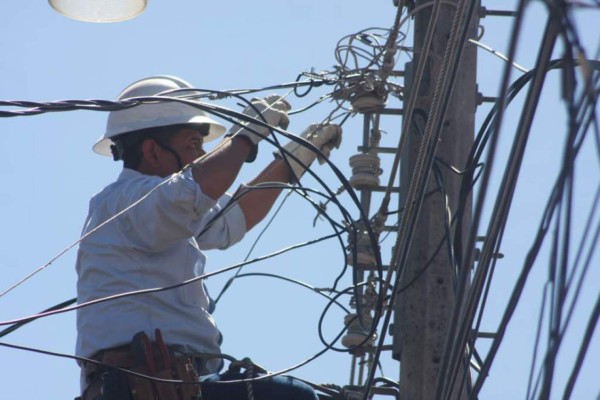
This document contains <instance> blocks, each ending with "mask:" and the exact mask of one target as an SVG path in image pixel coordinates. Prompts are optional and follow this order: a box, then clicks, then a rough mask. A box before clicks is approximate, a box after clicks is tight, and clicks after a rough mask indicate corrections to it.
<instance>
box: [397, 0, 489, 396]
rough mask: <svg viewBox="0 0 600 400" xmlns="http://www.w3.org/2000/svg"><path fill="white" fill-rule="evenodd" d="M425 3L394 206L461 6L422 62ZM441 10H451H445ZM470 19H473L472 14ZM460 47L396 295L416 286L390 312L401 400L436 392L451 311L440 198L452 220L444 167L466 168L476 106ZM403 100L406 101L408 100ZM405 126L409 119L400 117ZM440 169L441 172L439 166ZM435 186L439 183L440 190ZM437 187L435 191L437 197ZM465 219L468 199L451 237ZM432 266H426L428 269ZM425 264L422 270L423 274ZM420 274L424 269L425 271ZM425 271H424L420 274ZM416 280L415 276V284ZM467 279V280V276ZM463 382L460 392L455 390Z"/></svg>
mask: <svg viewBox="0 0 600 400" xmlns="http://www.w3.org/2000/svg"><path fill="white" fill-rule="evenodd" d="M428 3H429V0H421V1H416V4H415V9H417V10H418V9H419V8H420V6H423V9H422V10H421V11H418V12H416V14H415V17H414V60H413V62H412V63H409V65H407V72H406V74H407V76H406V79H405V83H406V87H407V88H408V90H410V88H411V87H414V86H415V84H416V82H414V81H413V80H414V72H415V70H416V68H417V65H418V63H419V61H420V59H421V58H422V57H426V58H427V65H426V68H425V73H424V75H423V77H422V79H421V81H420V90H419V92H418V97H417V99H416V103H415V108H414V113H413V116H412V121H413V123H412V124H411V127H410V130H409V135H408V137H407V138H406V140H407V142H406V145H405V146H404V152H403V155H402V156H403V159H402V165H401V202H404V200H403V199H405V198H406V194H407V189H408V188H407V186H408V184H409V182H410V177H411V176H412V172H413V170H414V165H415V158H416V156H417V153H418V148H419V145H420V141H421V136H422V135H423V133H424V131H425V122H426V118H427V117H428V116H429V115H430V109H431V105H432V98H433V92H434V88H435V85H436V82H437V80H438V77H439V76H440V67H441V65H442V60H443V57H444V52H445V50H446V44H447V42H448V38H449V36H450V31H451V26H452V20H453V16H454V12H455V10H456V4H458V3H460V0H451V1H445V2H444V4H443V5H442V7H441V11H440V14H439V19H438V21H437V25H436V28H435V33H434V36H433V41H432V46H431V51H430V52H429V54H423V52H422V47H423V44H424V39H425V35H426V32H427V29H428V25H429V22H430V20H431V11H432V7H431V4H430V5H429V6H426V4H428ZM447 3H453V4H455V5H452V4H447ZM475 15H477V11H476V12H475ZM477 26H478V18H477V17H475V18H474V20H473V21H471V25H470V33H469V36H468V38H476V36H477ZM462 45H463V46H465V48H464V50H463V53H462V57H461V61H460V67H459V70H458V74H457V76H456V81H455V83H454V90H453V92H452V96H451V99H450V103H449V106H448V109H447V112H446V114H445V118H444V119H443V123H442V126H441V129H442V131H441V136H440V141H439V142H438V144H437V146H438V147H437V152H436V159H438V160H440V162H434V164H435V165H434V168H436V166H437V168H438V170H439V172H440V173H439V174H437V176H436V171H434V170H432V171H431V173H430V175H429V180H428V182H427V189H426V193H430V192H431V191H434V190H436V189H438V190H437V191H436V192H435V193H433V194H431V195H429V196H426V198H425V200H424V202H423V205H422V208H421V211H420V214H419V217H418V220H417V224H416V229H415V234H414V236H413V239H412V245H411V247H410V252H409V254H408V258H407V263H406V269H405V272H404V274H403V275H404V277H403V279H402V282H401V283H400V285H399V286H400V287H399V288H397V289H402V286H405V285H407V284H408V283H409V282H411V281H412V280H413V279H416V280H415V281H414V283H413V284H412V285H410V286H409V287H408V288H407V289H406V290H405V291H403V292H402V293H399V294H398V296H397V301H396V303H395V305H394V311H395V314H394V326H393V334H394V345H393V351H394V357H395V358H396V359H399V360H400V396H399V397H400V400H433V399H435V398H436V385H437V380H438V375H439V372H440V364H441V361H442V357H443V351H444V345H445V342H446V335H447V332H448V328H449V325H450V321H449V319H450V317H451V315H452V310H453V307H455V306H456V304H455V293H454V287H455V285H456V284H457V282H454V281H455V279H456V278H455V273H454V271H453V268H454V266H453V265H452V263H451V262H450V256H449V249H448V244H447V242H446V240H447V231H448V230H447V226H448V225H449V222H448V213H447V212H446V198H445V197H444V193H445V195H446V196H447V202H448V207H449V209H450V211H451V213H452V214H451V215H452V216H454V214H455V212H456V210H457V208H458V199H459V190H460V183H461V176H459V175H458V174H456V173H455V172H452V171H451V170H450V168H448V166H452V167H456V168H457V169H458V170H463V169H464V167H465V160H466V158H467V155H468V153H469V150H470V149H471V146H472V144H473V136H474V129H475V110H476V106H477V105H476V102H477V95H476V93H477V86H476V70H477V66H476V64H477V54H476V47H475V46H474V45H472V44H470V43H468V42H467V43H463V44H462ZM408 96H409V95H408V94H407V95H406V96H405V98H408ZM404 118H408V116H407V115H405V116H404ZM444 164H445V165H444ZM440 181H441V182H440ZM440 183H441V186H442V190H439V189H440ZM470 214H471V206H470V198H469V204H467V205H466V208H465V216H464V219H463V227H465V229H463V232H456V231H455V229H454V226H455V225H454V226H453V228H452V229H451V232H452V235H453V237H454V235H465V234H466V228H467V227H468V225H469V221H470ZM431 260H432V261H431ZM428 263H430V264H429V266H428ZM424 268H426V269H425V270H424ZM423 270H424V271H423ZM419 275H420V276H419ZM417 276H419V277H418V278H417ZM467 276H468V274H467ZM468 373H469V368H468V365H465V366H463V368H462V370H461V371H459V375H458V377H457V382H459V384H457V385H455V386H454V390H453V392H452V395H451V398H452V399H465V398H466V392H467V387H468V384H469V382H468V376H467V377H465V374H467V375H468ZM463 381H466V382H465V384H464V385H463V386H462V389H459V388H460V387H461V385H460V382H463Z"/></svg>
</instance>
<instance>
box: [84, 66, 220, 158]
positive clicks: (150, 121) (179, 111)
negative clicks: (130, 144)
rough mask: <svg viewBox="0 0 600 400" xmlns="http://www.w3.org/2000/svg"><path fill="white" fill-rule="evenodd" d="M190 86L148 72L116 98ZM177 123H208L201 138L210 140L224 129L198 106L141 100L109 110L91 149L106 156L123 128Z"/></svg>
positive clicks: (168, 77) (125, 130)
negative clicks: (136, 103) (119, 108)
mask: <svg viewBox="0 0 600 400" xmlns="http://www.w3.org/2000/svg"><path fill="white" fill-rule="evenodd" d="M191 87H192V86H191V85H190V84H189V83H187V82H186V81H184V80H182V79H179V78H176V77H173V76H166V75H161V76H151V77H149V78H144V79H141V80H139V81H137V82H134V83H132V84H131V85H129V86H127V87H126V88H125V90H123V91H122V92H121V94H120V95H119V97H118V98H117V100H124V99H129V98H132V97H140V96H157V95H158V96H160V95H161V93H163V92H166V91H170V90H174V89H186V88H191ZM190 94H192V93H191V92H189V91H188V92H182V93H179V94H173V93H171V94H169V93H166V94H164V96H171V97H181V96H185V95H190ZM179 124H208V125H209V130H208V135H207V136H206V137H205V138H204V141H205V142H208V141H211V140H214V139H216V138H218V137H219V136H221V135H222V134H223V133H225V127H224V126H223V125H221V124H219V123H218V122H216V121H214V120H213V119H211V118H210V117H209V116H208V114H207V113H206V112H204V111H202V110H200V109H199V108H196V107H193V106H190V105H187V104H183V103H180V102H176V101H162V102H157V103H144V104H141V105H138V106H134V107H131V108H127V109H123V110H118V111H111V112H110V114H109V116H108V121H107V122H106V133H105V134H104V135H103V136H102V137H101V138H100V139H99V140H98V142H97V143H96V144H95V145H94V147H93V149H94V151H95V152H96V153H98V154H102V155H105V156H110V155H111V151H110V146H111V145H112V144H114V143H113V140H112V138H114V137H116V136H119V135H122V134H124V133H127V132H134V131H137V130H140V129H146V128H154V127H159V126H168V125H179Z"/></svg>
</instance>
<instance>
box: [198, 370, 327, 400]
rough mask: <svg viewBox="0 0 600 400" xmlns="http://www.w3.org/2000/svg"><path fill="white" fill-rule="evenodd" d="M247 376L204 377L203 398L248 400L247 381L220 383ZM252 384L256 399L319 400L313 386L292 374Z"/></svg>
mask: <svg viewBox="0 0 600 400" xmlns="http://www.w3.org/2000/svg"><path fill="white" fill-rule="evenodd" d="M246 377H247V376H246V375H245V374H242V373H232V372H225V373H224V374H213V375H207V376H206V377H202V379H201V380H200V381H201V384H200V386H201V387H202V399H203V400H248V399H249V397H248V384H247V382H238V383H219V382H226V381H232V380H240V379H244V378H246ZM251 384H252V391H253V393H254V400H318V397H317V394H316V393H315V391H314V390H313V388H311V387H310V386H309V385H307V384H306V383H304V382H302V381H299V380H298V379H295V378H292V377H291V376H272V377H270V378H266V379H261V380H257V381H252V382H251Z"/></svg>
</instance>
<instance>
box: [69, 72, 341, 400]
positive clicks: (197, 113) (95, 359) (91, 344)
mask: <svg viewBox="0 0 600 400" xmlns="http://www.w3.org/2000/svg"><path fill="white" fill-rule="evenodd" d="M190 88H191V85H190V84H189V83H187V82H186V81H184V80H182V79H179V78H176V77H172V76H154V77H149V78H145V79H142V80H139V81H137V82H134V83H133V84H131V85H129V86H128V87H127V88H126V89H125V90H124V91H123V92H122V93H121V94H120V95H119V97H118V100H125V99H132V98H138V99H142V98H145V100H146V101H144V102H142V103H140V104H139V105H136V106H132V107H129V108H124V109H119V110H117V111H111V112H110V114H109V116H108V121H107V128H106V133H105V134H104V135H103V137H102V138H101V140H99V141H98V143H96V145H95V146H94V151H95V152H97V153H100V154H102V155H112V156H113V158H114V159H115V160H122V161H123V170H122V171H121V173H120V175H119V177H118V178H117V180H116V181H115V182H114V183H111V184H110V185H108V186H107V187H106V188H104V189H103V190H102V191H101V192H99V193H98V194H96V195H95V196H94V197H93V198H92V199H91V200H90V203H89V211H88V216H87V219H86V221H85V224H84V228H83V235H85V237H84V238H83V240H82V241H81V243H80V246H79V250H78V254H77V262H76V270H77V274H78V281H77V297H78V301H79V302H80V303H85V302H89V301H91V300H95V299H100V298H105V297H109V296H114V295H118V294H121V293H127V292H135V291H143V290H144V289H150V288H163V287H169V286H173V285H177V284H179V283H182V282H185V281H188V280H190V279H192V278H195V277H198V276H201V275H202V274H203V273H204V264H205V255H204V254H203V251H204V250H209V249H225V248H228V247H230V246H232V245H233V244H235V243H237V242H238V241H240V240H241V239H242V237H243V236H244V234H245V233H246V232H247V231H248V230H250V229H252V228H253V227H254V226H255V225H256V224H258V223H259V222H260V221H261V220H262V219H263V218H264V217H265V216H266V215H267V213H268V212H269V210H270V209H271V207H272V205H273V203H274V202H275V200H276V198H277V196H278V195H279V193H280V192H281V189H279V188H270V189H260V190H252V187H253V186H256V185H259V184H261V183H264V182H270V183H272V182H281V183H291V182H295V181H296V180H297V179H299V178H300V177H301V176H302V175H303V173H304V172H305V170H306V169H307V168H308V167H309V166H310V164H311V163H312V162H313V161H314V160H315V159H316V158H317V153H316V152H314V151H313V150H311V146H305V145H301V144H299V143H297V141H293V140H292V141H289V143H288V144H286V145H285V146H284V147H283V150H280V151H279V152H278V153H277V156H276V159H275V160H273V161H272V162H271V163H270V164H269V165H268V166H267V167H266V168H265V169H264V170H263V171H262V172H260V173H259V174H258V176H257V177H256V178H255V179H254V180H252V181H251V182H250V183H249V184H248V185H247V186H246V185H241V187H240V188H238V189H237V191H236V192H235V195H234V196H232V195H229V194H227V193H226V191H227V190H229V189H230V186H232V185H233V182H234V181H235V179H236V177H237V176H238V172H239V171H240V169H241V167H242V166H243V165H244V162H245V161H253V159H254V158H255V156H256V152H257V149H258V147H257V146H258V144H259V143H260V142H261V139H263V138H264V137H267V136H269V135H270V134H271V130H270V129H269V128H268V127H267V126H266V124H268V125H270V126H272V127H277V128H284V129H285V128H286V127H287V125H288V123H289V119H288V111H289V109H290V105H289V104H288V103H287V102H286V101H285V100H283V99H281V98H280V96H277V95H270V96H267V97H265V98H264V99H253V100H252V105H251V106H248V107H246V109H245V110H244V111H243V114H245V115H246V116H247V117H248V118H245V121H244V118H242V120H240V121H239V122H238V123H236V124H234V125H233V126H232V127H231V128H230V129H229V131H228V132H227V134H226V135H225V136H224V139H223V140H222V141H221V142H220V143H219V144H218V145H217V146H216V147H215V148H214V149H213V150H212V151H210V152H206V151H205V150H204V147H203V146H204V143H205V142H209V141H212V140H215V139H217V138H219V137H221V136H222V135H223V134H224V133H225V127H224V126H222V125H221V124H219V123H218V122H216V121H215V120H214V119H213V118H211V117H210V116H209V115H208V114H207V113H206V112H204V111H202V110H201V109H200V108H198V107H195V106H194V104H193V103H194V102H193V101H191V100H189V96H188V97H187V99H184V97H183V96H185V95H190V94H191V93H192V92H191V91H190ZM148 96H163V97H164V96H168V97H169V98H170V99H171V100H172V99H173V98H174V97H180V98H181V99H182V100H180V101H154V102H148V101H147V100H148ZM155 98H156V97H155ZM259 113H260V115H259ZM251 117H252V118H254V119H251ZM257 121H264V123H261V122H257ZM280 137H282V136H280ZM301 137H303V138H304V139H305V140H307V141H308V142H310V143H311V144H312V145H313V146H314V147H312V149H314V148H317V149H321V150H322V153H321V154H320V155H321V156H322V155H323V153H325V155H328V153H329V151H330V150H332V149H334V148H336V147H338V146H339V144H340V141H341V128H340V127H339V126H337V125H333V124H324V125H311V126H310V127H309V128H308V129H307V130H306V131H305V132H304V133H303V134H302V135H301ZM234 198H235V201H232V199H234ZM106 221H109V222H106ZM213 308H214V303H213V302H212V300H211V298H210V297H209V295H208V293H207V291H206V287H205V286H204V284H203V282H202V281H201V280H197V281H194V282H192V283H188V284H185V285H180V286H177V287H176V288H173V289H170V290H164V291H160V292H152V293H145V294H138V295H132V296H127V297H120V298H118V299H114V300H110V301H105V302H100V303H98V304H95V305H92V306H88V307H83V308H80V309H78V311H77V345H76V354H77V355H78V356H79V357H81V359H80V360H81V361H80V366H81V369H82V373H81V390H82V394H81V399H82V400H98V399H102V400H107V399H110V400H119V399H133V400H149V399H159V400H171V399H179V400H184V399H185V400H188V399H192V398H193V399H196V398H198V399H199V398H202V399H204V400H212V399H214V400H216V399H228V400H232V399H238V398H239V399H248V398H251V399H254V400H266V399H288V400H289V399H297V400H304V399H307V400H308V399H316V398H317V397H316V394H315V392H314V391H313V390H312V389H311V388H310V386H308V385H306V384H305V383H303V382H301V381H299V380H297V379H295V378H291V377H287V376H267V377H266V378H267V379H258V380H255V381H251V382H248V381H242V382H238V383H223V381H224V380H231V379H234V380H235V379H238V378H240V379H241V378H244V377H248V371H250V372H252V373H254V372H256V368H253V366H252V365H242V364H239V363H237V364H236V363H231V365H230V368H229V370H228V372H227V373H226V374H221V375H218V374H217V373H218V372H219V371H220V370H221V368H223V364H224V362H223V357H224V356H223V355H222V354H221V351H220V343H221V334H220V332H219V330H218V329H217V326H216V324H215V321H214V319H213V317H212V315H211V313H212V311H213ZM85 359H89V360H92V361H89V362H86V361H85ZM232 366H233V367H232ZM113 367H114V368H113ZM242 369H244V371H243V372H242ZM124 370H127V371H132V372H135V373H138V374H141V375H135V374H133V373H128V372H123V371H124ZM215 374H216V375H215ZM144 376H152V377H155V378H161V379H163V380H164V379H166V380H167V381H166V383H165V381H162V382H161V381H160V380H156V379H155V380H150V379H146V378H144ZM198 379H200V380H201V381H202V383H201V384H190V382H198ZM169 380H170V381H173V380H175V381H183V382H185V383H179V384H175V383H173V382H170V383H169V382H168V381H169ZM200 396H201V397H200Z"/></svg>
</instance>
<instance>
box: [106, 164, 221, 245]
mask: <svg viewBox="0 0 600 400" xmlns="http://www.w3.org/2000/svg"><path fill="white" fill-rule="evenodd" d="M118 191H119V192H120V193H121V195H123V194H125V196H124V197H125V198H127V200H126V203H127V204H121V205H119V206H117V205H113V206H117V207H123V208H125V207H126V206H129V205H131V204H134V202H136V201H137V202H138V203H137V204H136V205H135V206H134V207H131V208H130V209H129V210H127V211H126V212H125V214H124V215H123V217H124V218H120V219H119V222H120V223H121V224H122V232H123V234H125V235H127V236H128V237H129V239H130V240H131V241H132V242H134V243H136V244H137V245H138V246H139V247H141V248H142V249H151V250H161V249H165V248H167V247H169V246H170V245H172V244H173V243H176V242H177V241H180V240H182V239H189V238H191V237H194V236H196V235H197V234H198V232H200V231H201V230H202V228H203V226H204V224H205V223H206V219H205V217H206V216H207V215H210V214H211V213H213V211H212V210H213V207H215V206H217V201H216V200H213V199H212V198H210V197H209V196H207V195H206V194H204V193H203V192H202V190H201V188H200V186H199V185H198V184H197V183H196V182H195V181H194V179H193V177H192V174H191V170H188V171H186V172H184V173H183V174H177V175H174V176H171V177H169V178H166V179H162V178H160V177H153V176H144V177H141V178H139V179H134V180H130V181H126V182H125V183H124V184H123V187H120V188H118ZM121 198H122V197H121ZM139 199H142V200H141V201H140V200H139Z"/></svg>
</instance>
